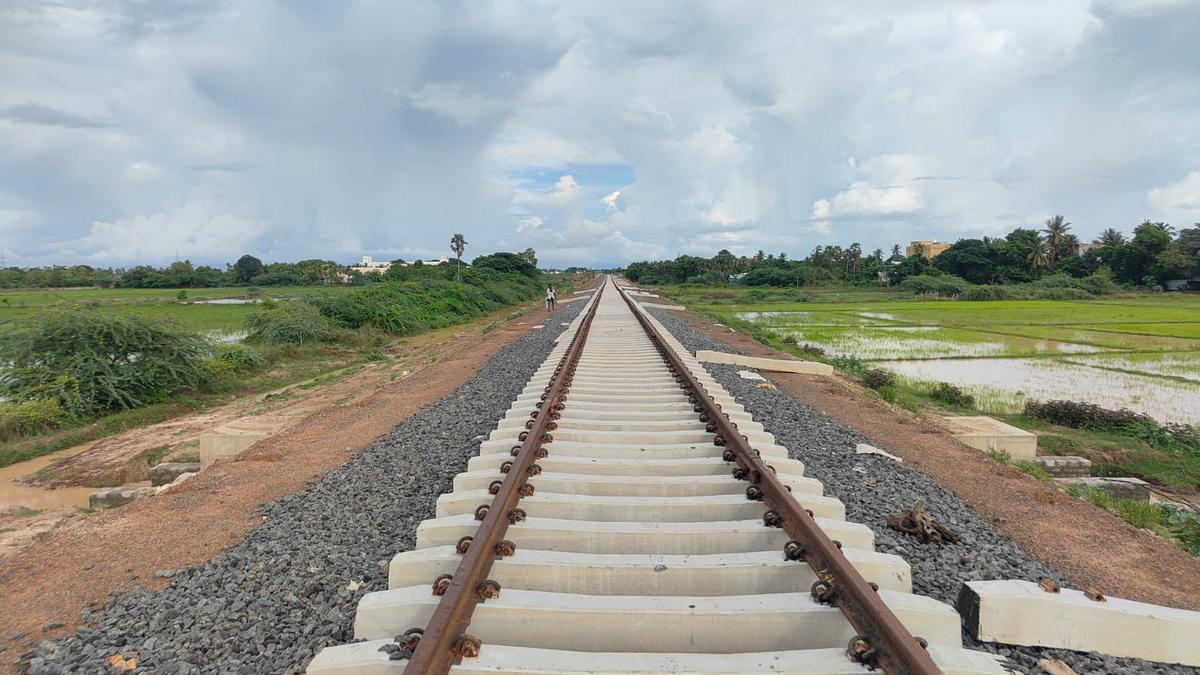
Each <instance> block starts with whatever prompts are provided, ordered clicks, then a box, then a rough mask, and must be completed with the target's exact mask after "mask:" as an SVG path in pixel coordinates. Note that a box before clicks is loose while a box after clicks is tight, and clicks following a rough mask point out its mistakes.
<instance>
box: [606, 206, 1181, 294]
mask: <svg viewBox="0 0 1200 675" xmlns="http://www.w3.org/2000/svg"><path fill="white" fill-rule="evenodd" d="M1070 227H1071V224H1070V223H1068V222H1066V221H1065V220H1064V219H1063V217H1062V216H1055V217H1053V218H1050V219H1049V220H1047V221H1046V223H1045V228H1044V229H1043V230H1042V231H1041V232H1040V233H1039V231H1037V230H1034V229H1031V228H1017V229H1015V230H1013V231H1012V232H1010V233H1008V235H1007V236H1005V237H1002V238H994V239H993V238H988V237H985V238H983V239H961V240H959V241H957V242H955V243H954V244H953V245H952V246H950V248H949V249H947V250H946V251H943V252H942V253H940V254H939V255H937V256H933V257H932V258H930V257H927V256H926V255H924V254H923V253H922V252H920V251H918V252H916V253H914V255H911V256H907V257H905V256H904V255H902V254H901V251H900V246H899V245H895V246H893V247H892V250H891V254H890V255H887V256H885V255H884V252H883V250H882V249H875V250H874V251H873V252H871V253H869V254H865V253H864V252H863V250H862V247H861V246H860V245H859V244H857V243H855V244H851V245H850V246H849V247H846V248H843V247H841V246H818V247H816V248H815V249H813V251H812V253H810V254H809V255H808V257H806V258H803V259H800V260H792V259H789V258H788V257H787V255H786V254H784V253H780V254H778V255H773V254H764V253H763V252H762V251H759V252H758V253H757V254H756V255H754V256H751V257H746V256H741V257H738V256H735V255H733V254H732V253H730V252H729V251H726V250H723V251H720V252H718V253H717V254H716V255H715V256H713V257H712V258H699V257H696V256H679V257H678V258H676V259H674V260H664V261H644V262H636V263H631V264H630V265H629V266H628V267H627V268H626V270H625V275H626V276H627V277H628V278H629V279H630V280H631V281H634V282H638V283H642V284H650V285H654V284H659V285H663V284H695V285H706V286H717V285H722V284H726V283H737V284H740V285H745V286H767V287H776V288H784V287H795V286H805V287H808V286H821V285H828V284H850V285H859V286H873V285H879V284H881V283H886V284H891V285H895V284H901V285H902V286H903V287H904V288H906V289H909V290H911V291H912V292H913V293H914V294H918V295H937V296H941V297H956V298H962V299H965V300H1003V299H1038V298H1043V299H1079V298H1084V297H1093V296H1096V295H1103V294H1106V293H1111V292H1113V291H1115V290H1116V289H1117V285H1118V284H1120V285H1125V286H1130V287H1137V286H1140V287H1155V286H1162V285H1163V284H1165V283H1166V282H1167V281H1168V280H1173V279H1184V280H1186V279H1196V278H1200V224H1197V226H1195V227H1192V228H1189V229H1184V230H1182V231H1180V232H1179V233H1178V235H1176V234H1175V230H1174V228H1172V227H1171V226H1170V225H1167V224H1165V223H1155V222H1150V221H1146V222H1144V223H1142V224H1141V225H1138V226H1137V227H1136V228H1135V229H1134V232H1133V237H1132V238H1130V239H1128V240H1127V239H1126V238H1125V236H1124V235H1123V234H1122V233H1120V232H1118V231H1116V230H1114V229H1111V228H1110V229H1108V230H1105V231H1104V233H1102V234H1101V235H1100V236H1099V237H1097V238H1096V239H1095V241H1093V242H1092V244H1091V245H1089V246H1086V247H1083V246H1081V243H1080V241H1079V240H1078V239H1077V238H1076V237H1075V235H1074V234H1071V233H1070ZM1081 251H1082V253H1081Z"/></svg>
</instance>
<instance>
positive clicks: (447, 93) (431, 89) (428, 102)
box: [407, 83, 505, 126]
mask: <svg viewBox="0 0 1200 675" xmlns="http://www.w3.org/2000/svg"><path fill="white" fill-rule="evenodd" d="M407 100H408V102H409V103H410V104H411V105H412V106H413V107H414V108H420V109H421V110H428V111H429V112H435V113H439V114H442V115H446V116H449V117H453V118H454V120H455V121H456V122H458V123H459V124H460V125H463V126H468V125H471V124H475V123H476V122H478V121H480V120H482V119H484V118H486V117H491V116H492V115H495V114H496V113H499V112H501V111H503V110H504V108H505V106H504V102H503V101H500V100H497V99H493V98H489V97H487V96H484V95H483V94H480V93H479V92H474V91H467V90H466V89H465V88H464V87H462V86H461V85H458V84H448V83H430V84H426V85H423V86H422V87H420V88H419V89H417V90H415V91H413V92H410V93H409V94H408V96H407Z"/></svg>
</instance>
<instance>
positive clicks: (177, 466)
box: [150, 462, 200, 486]
mask: <svg viewBox="0 0 1200 675" xmlns="http://www.w3.org/2000/svg"><path fill="white" fill-rule="evenodd" d="M199 470H200V462H162V463H161V464H155V465H154V468H152V469H150V484H151V485H154V486H159V485H170V484H171V483H172V482H174V481H175V479H176V478H179V477H180V476H182V475H183V474H185V473H196V472H197V471H199Z"/></svg>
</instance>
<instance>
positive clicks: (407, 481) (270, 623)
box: [22, 302, 585, 674]
mask: <svg viewBox="0 0 1200 675" xmlns="http://www.w3.org/2000/svg"><path fill="white" fill-rule="evenodd" d="M584 304H585V303H583V302H577V303H571V304H569V305H566V306H564V307H563V308H562V309H560V310H558V311H557V312H555V313H554V314H553V315H551V316H547V317H545V327H544V328H540V329H536V330H533V331H532V332H530V333H529V334H527V335H525V336H522V337H520V338H517V339H516V340H514V341H513V342H512V343H510V344H508V345H507V346H505V347H503V348H501V349H500V350H499V351H498V352H497V353H496V354H495V356H493V358H492V359H491V360H490V361H489V362H488V363H487V364H486V365H484V367H483V368H481V369H480V370H479V372H478V373H477V374H476V375H475V376H474V377H473V378H472V379H471V380H469V381H467V382H466V383H464V384H463V385H462V386H460V387H459V388H458V389H456V390H454V391H453V392H451V393H450V394H449V395H447V396H446V397H445V398H443V399H441V400H440V401H437V402H436V403H433V404H431V405H429V406H428V407H426V408H424V409H423V410H421V411H420V412H418V413H416V414H414V415H412V416H411V417H409V418H407V419H405V420H404V421H403V422H401V423H400V424H398V425H397V426H396V428H395V429H394V430H393V431H392V432H391V433H389V434H387V435H386V436H384V437H382V438H380V439H379V440H377V441H376V442H375V443H373V444H372V445H371V446H370V447H368V448H367V449H366V450H364V451H363V452H362V453H360V454H359V455H357V456H356V457H354V458H352V459H351V460H350V461H348V462H346V464H344V465H342V466H341V467H338V468H337V469H334V470H333V471H330V472H329V473H328V474H326V475H325V476H324V477H323V478H322V479H321V480H319V481H317V482H316V483H314V484H313V485H312V486H311V487H309V488H307V489H305V490H303V491H301V492H297V493H295V494H293V495H290V496H288V497H285V498H283V499H280V500H277V501H275V502H272V503H270V504H268V505H266V506H265V507H264V509H263V517H264V522H263V524H262V525H260V526H259V527H257V528H255V529H254V530H253V531H252V532H250V534H249V535H247V537H246V538H245V539H244V540H243V541H242V542H241V543H239V544H237V545H236V546H233V547H232V548H230V549H229V550H227V551H225V552H223V553H222V554H220V555H218V556H216V557H215V558H213V559H211V560H209V561H208V562H206V563H204V564H202V565H199V566H197V567H194V568H191V569H187V570H178V571H175V573H174V575H173V578H172V583H171V585H170V586H169V587H167V588H166V589H163V590H160V591H147V590H135V591H132V592H130V593H128V594H126V595H124V596H122V597H120V598H116V599H114V600H113V601H112V602H111V603H110V604H109V605H108V606H107V607H106V608H105V609H104V610H103V611H101V612H96V613H92V614H90V615H89V614H88V613H87V610H85V614H84V616H83V619H84V623H85V624H86V625H88V626H89V627H87V628H84V629H81V630H80V631H79V632H78V633H77V634H76V635H74V636H70V637H66V638H62V639H58V640H52V641H46V642H42V643H41V644H39V645H38V646H37V647H35V648H34V649H33V651H31V652H30V653H29V654H27V655H26V656H25V658H24V660H23V664H22V665H23V667H24V668H25V669H27V671H28V672H30V673H36V674H41V673H96V672H107V670H108V659H109V658H110V657H111V656H112V655H114V654H118V653H120V654H123V655H124V657H126V658H129V657H136V658H137V668H136V670H135V671H134V672H137V673H160V674H169V673H199V672H221V673H286V672H293V673H296V672H303V669H304V667H305V666H306V665H307V663H308V661H309V660H311V659H312V657H313V655H315V654H316V653H317V652H318V651H320V649H321V648H322V647H324V646H326V645H334V644H342V643H346V642H350V641H352V640H353V638H354V635H353V629H352V623H353V620H354V610H355V607H357V605H358V600H359V598H360V597H362V596H363V594H365V593H367V592H370V591H379V590H385V589H386V588H387V562H388V561H389V560H390V559H391V558H392V556H393V555H394V554H395V553H397V552H399V551H403V550H408V549H411V548H412V547H413V546H414V543H415V537H416V528H417V525H418V523H420V522H421V521H422V520H424V519H426V518H432V517H433V515H434V506H435V502H436V499H437V497H438V495H440V494H442V493H444V492H449V491H450V489H451V481H452V479H453V477H454V476H455V474H457V473H459V472H460V471H463V470H465V467H466V463H467V460H468V459H469V458H470V457H472V456H474V455H475V454H476V453H477V452H478V450H479V442H480V441H481V440H483V437H484V436H485V435H486V434H488V433H489V432H490V431H491V430H492V429H494V428H495V426H496V422H497V421H498V420H499V419H500V418H501V417H502V416H503V415H504V413H505V411H507V410H508V407H509V405H510V404H511V402H512V401H513V399H515V398H516V397H517V395H518V394H519V393H520V391H521V389H523V388H524V386H525V384H526V382H528V380H529V378H530V377H531V376H532V375H533V373H534V371H536V370H537V368H538V367H539V366H540V365H541V364H542V362H543V361H545V359H546V357H547V356H548V355H549V353H550V351H551V350H552V349H553V347H554V345H553V340H554V338H555V337H557V336H558V335H559V334H560V333H561V332H562V331H563V330H565V327H564V326H562V325H561V324H562V323H564V322H568V321H570V320H571V319H572V318H574V317H575V315H576V314H578V313H579V311H580V309H581V308H582V307H583V305H584ZM531 319H535V317H533V316H532V315H531V317H530V319H527V320H531Z"/></svg>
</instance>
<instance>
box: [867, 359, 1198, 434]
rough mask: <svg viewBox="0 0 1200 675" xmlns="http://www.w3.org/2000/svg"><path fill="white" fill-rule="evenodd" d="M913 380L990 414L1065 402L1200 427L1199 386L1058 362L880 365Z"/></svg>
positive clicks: (962, 361)
mask: <svg viewBox="0 0 1200 675" xmlns="http://www.w3.org/2000/svg"><path fill="white" fill-rule="evenodd" d="M876 365H879V366H882V367H885V368H887V369H888V370H891V371H893V372H895V373H896V374H898V375H900V376H901V377H902V378H906V379H907V380H909V381H924V382H951V383H954V384H956V385H958V386H960V387H962V388H963V389H965V390H967V391H968V392H970V393H971V394H972V395H974V396H975V399H976V405H977V406H978V407H979V408H980V409H982V410H985V411H988V412H999V413H1012V412H1019V411H1020V410H1021V409H1022V408H1023V407H1024V406H1025V402H1026V401H1030V400H1033V401H1048V400H1052V399H1064V400H1071V401H1084V402H1087V403H1094V404H1096V405H1099V406H1101V407H1104V408H1112V409H1116V408H1129V409H1130V410H1135V411H1137V412H1140V413H1145V414H1147V415H1150V416H1151V417H1153V418H1155V419H1157V420H1159V421H1161V422H1180V423H1184V424H1200V383H1196V384H1193V383H1188V382H1178V381H1175V380H1168V379H1164V378H1161V377H1154V376H1151V375H1138V374H1134V373H1123V372H1115V371H1112V370H1103V369H1100V368H1093V367H1091V366H1087V365H1080V364H1077V363H1070V362H1067V361H1061V360H1058V359H927V360H914V361H891V362H885V363H879V364H876Z"/></svg>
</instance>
